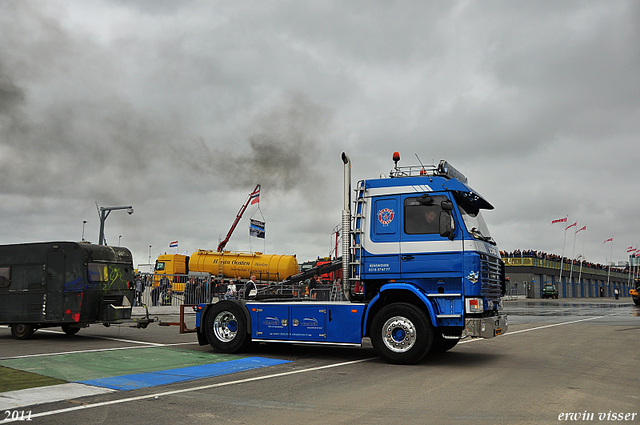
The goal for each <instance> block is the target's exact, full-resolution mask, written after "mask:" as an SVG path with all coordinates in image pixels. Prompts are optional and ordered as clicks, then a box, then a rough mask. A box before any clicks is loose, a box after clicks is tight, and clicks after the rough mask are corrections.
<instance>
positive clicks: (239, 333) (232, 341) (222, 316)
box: [204, 301, 251, 353]
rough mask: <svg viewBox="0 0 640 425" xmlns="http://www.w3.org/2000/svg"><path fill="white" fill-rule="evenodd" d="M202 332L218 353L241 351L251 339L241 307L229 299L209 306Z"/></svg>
mask: <svg viewBox="0 0 640 425" xmlns="http://www.w3.org/2000/svg"><path fill="white" fill-rule="evenodd" d="M204 332H205V336H206V337H207V340H208V341H209V344H211V347H213V349H214V350H216V351H218V352H220V353H236V352H238V351H241V350H243V349H244V348H246V346H247V345H248V343H249V342H250V340H251V338H250V337H249V335H248V334H247V320H246V318H245V315H244V312H243V311H242V307H241V306H239V305H238V304H235V303H233V302H229V301H221V302H219V303H216V304H214V305H213V307H211V310H210V311H208V312H207V317H206V319H205V330H204Z"/></svg>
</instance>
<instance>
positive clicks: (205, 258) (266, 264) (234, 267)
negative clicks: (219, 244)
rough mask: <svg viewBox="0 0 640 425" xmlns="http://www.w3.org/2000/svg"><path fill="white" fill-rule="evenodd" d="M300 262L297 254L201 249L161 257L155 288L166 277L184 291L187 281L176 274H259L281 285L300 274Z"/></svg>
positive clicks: (243, 275) (260, 277)
mask: <svg viewBox="0 0 640 425" xmlns="http://www.w3.org/2000/svg"><path fill="white" fill-rule="evenodd" d="M298 272H299V268H298V260H297V259H296V256H295V255H276V254H269V255H266V254H263V253H261V252H255V253H244V252H231V251H224V252H217V251H210V250H204V249H199V250H198V251H196V252H194V253H193V254H191V256H190V257H188V256H186V255H181V254H165V255H160V256H158V259H157V260H156V267H155V271H154V279H153V280H154V286H157V285H158V283H159V281H160V278H161V277H162V275H173V277H169V279H170V280H171V281H172V282H173V283H172V286H173V289H174V291H178V292H181V291H183V290H184V283H185V281H186V280H185V279H181V278H180V277H179V276H176V275H188V274H190V273H208V274H210V275H213V276H218V277H224V278H227V279H237V278H240V279H245V280H246V279H249V278H250V277H251V276H252V275H255V276H256V278H257V280H258V281H263V282H280V281H282V280H284V279H286V278H288V277H289V276H293V275H295V274H298Z"/></svg>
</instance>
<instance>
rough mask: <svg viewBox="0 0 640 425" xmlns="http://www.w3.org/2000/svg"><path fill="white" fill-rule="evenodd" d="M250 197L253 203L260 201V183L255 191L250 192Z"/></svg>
mask: <svg viewBox="0 0 640 425" xmlns="http://www.w3.org/2000/svg"><path fill="white" fill-rule="evenodd" d="M249 199H251V205H253V204H257V203H258V202H260V185H258V189H256V191H255V192H253V193H251V194H249Z"/></svg>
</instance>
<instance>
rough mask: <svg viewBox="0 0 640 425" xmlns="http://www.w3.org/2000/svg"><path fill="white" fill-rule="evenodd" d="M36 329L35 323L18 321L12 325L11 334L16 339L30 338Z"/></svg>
mask: <svg viewBox="0 0 640 425" xmlns="http://www.w3.org/2000/svg"><path fill="white" fill-rule="evenodd" d="M34 331H35V329H34V327H33V325H29V324H27V323H16V324H15V325H11V334H12V335H13V337H14V338H15V339H29V338H30V337H31V335H33V332H34Z"/></svg>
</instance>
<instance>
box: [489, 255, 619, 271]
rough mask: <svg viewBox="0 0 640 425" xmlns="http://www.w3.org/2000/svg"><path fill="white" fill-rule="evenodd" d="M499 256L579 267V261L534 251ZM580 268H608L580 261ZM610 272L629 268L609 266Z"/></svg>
mask: <svg viewBox="0 0 640 425" xmlns="http://www.w3.org/2000/svg"><path fill="white" fill-rule="evenodd" d="M500 255H501V256H502V257H503V258H505V257H512V258H513V257H516V258H538V259H541V260H549V261H558V262H559V261H560V260H561V259H562V260H564V263H565V264H571V263H573V264H574V265H576V266H579V265H580V260H578V259H573V261H572V260H571V258H567V257H561V256H560V255H557V254H549V253H547V252H543V251H535V250H531V249H529V250H519V249H516V250H515V251H513V252H506V251H500ZM582 267H590V268H593V269H601V270H607V269H608V268H609V266H606V265H604V264H599V263H592V262H589V261H582ZM611 270H613V271H619V272H628V271H629V266H627V267H616V266H611Z"/></svg>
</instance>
